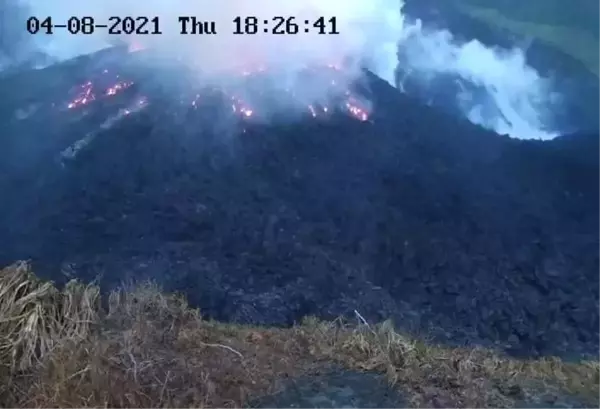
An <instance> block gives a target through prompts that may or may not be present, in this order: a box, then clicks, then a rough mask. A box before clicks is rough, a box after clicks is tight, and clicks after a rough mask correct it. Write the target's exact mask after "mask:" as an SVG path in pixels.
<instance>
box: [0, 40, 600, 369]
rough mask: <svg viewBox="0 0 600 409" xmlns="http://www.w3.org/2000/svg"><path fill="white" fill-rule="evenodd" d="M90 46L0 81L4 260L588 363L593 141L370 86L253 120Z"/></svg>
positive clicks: (209, 307) (206, 308) (223, 302)
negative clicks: (501, 126) (482, 119)
mask: <svg viewBox="0 0 600 409" xmlns="http://www.w3.org/2000/svg"><path fill="white" fill-rule="evenodd" d="M111 53H113V54H114V55H113V54H111ZM104 54H105V55H96V56H92V57H89V58H87V57H86V58H82V59H80V60H77V61H73V62H70V63H68V64H65V65H62V66H56V67H53V68H50V69H49V70H47V71H46V70H45V71H41V72H38V73H27V74H26V75H28V76H32V77H28V78H27V79H24V77H16V78H10V79H7V80H6V81H4V82H3V84H2V94H3V95H7V98H5V100H4V101H3V103H2V107H3V108H2V109H3V111H2V113H0V115H1V116H2V118H3V124H2V126H3V131H2V133H1V134H0V137H1V138H2V140H1V146H2V152H3V161H2V163H1V166H2V168H1V170H2V172H1V174H0V178H1V179H0V188H1V190H2V192H3V200H2V202H1V203H0V226H1V228H2V230H0V241H1V243H2V246H1V247H0V261H1V262H2V263H3V264H8V263H10V262H12V261H14V260H16V259H24V258H29V259H32V260H33V261H34V262H35V263H37V264H38V267H37V271H39V272H41V273H42V274H44V275H45V276H46V277H50V278H53V279H58V280H60V277H61V276H62V275H61V274H60V271H61V270H62V271H63V273H65V274H66V275H69V274H75V275H77V276H80V277H84V278H86V279H92V278H95V277H97V276H98V275H100V276H101V278H102V279H101V282H102V283H103V284H104V285H105V286H114V285H116V284H119V283H121V282H122V281H127V280H129V279H145V278H152V279H156V280H158V281H159V282H161V283H162V284H164V286H165V287H166V288H167V289H170V290H182V291H184V292H185V294H186V295H187V296H188V298H189V299H190V301H191V303H192V304H194V305H197V306H199V307H200V308H201V310H202V311H203V313H204V314H205V315H207V316H210V317H213V318H218V319H222V320H231V321H236V322H245V323H265V324H266V323H268V324H277V325H287V324H291V323H292V322H294V321H298V320H300V319H301V318H302V317H303V316H305V315H317V316H320V317H324V318H330V317H335V316H338V315H340V314H345V315H346V314H354V312H353V311H354V310H357V311H359V312H360V313H361V314H362V315H363V316H364V317H366V318H367V319H368V320H376V321H378V320H381V319H386V318H392V319H393V320H394V321H395V322H396V324H397V326H399V327H400V328H403V329H407V330H411V331H416V332H424V333H427V334H430V335H431V336H433V337H435V338H436V339H438V340H440V341H447V342H451V343H480V344H484V345H495V346H498V347H499V348H502V349H504V350H506V351H509V352H511V353H515V354H527V355H529V354H533V355H540V354H542V355H547V354H558V355H562V356H567V357H569V358H571V357H577V356H580V355H581V354H587V353H591V354H595V353H597V347H598V274H597V272H598V267H599V265H598V264H599V262H598V135H597V134H590V135H571V136H566V137H561V138H557V139H555V140H553V141H550V142H537V141H520V140H514V139H510V138H508V137H505V136H499V135H496V134H494V133H492V132H488V131H485V130H483V129H481V128H479V127H476V126H474V125H472V124H470V123H468V122H467V121H466V120H462V119H458V118H454V117H451V116H447V115H445V114H443V113H440V112H437V111H435V110H433V109H431V108H428V107H424V106H421V105H419V104H417V103H416V102H415V101H413V100H411V99H409V98H407V97H405V96H402V95H401V94H399V93H398V92H397V91H396V90H395V89H393V88H392V87H390V86H388V85H387V84H386V83H384V82H383V81H381V80H379V79H378V78H376V77H374V76H373V75H371V74H369V73H365V75H364V79H363V80H362V81H360V82H359V83H357V84H356V86H355V87H354V88H355V89H354V88H353V89H352V90H348V91H345V90H342V91H341V92H337V91H336V92H335V93H334V96H333V101H334V102H333V103H332V104H331V105H330V106H329V105H328V106H325V105H318V106H317V105H315V106H307V107H306V108H305V109H304V110H303V112H302V113H300V114H297V115H291V114H287V113H285V110H280V111H276V112H274V113H273V117H272V118H271V120H270V121H268V122H264V121H259V120H254V118H255V117H257V116H260V112H259V111H260V110H259V107H261V106H265V105H264V104H257V105H256V108H255V107H253V106H252V107H251V106H250V105H246V103H245V102H244V101H243V100H242V99H241V97H238V96H236V95H235V94H230V93H227V92H225V91H223V90H220V89H198V90H196V89H191V88H190V85H189V84H190V83H189V82H188V81H187V80H186V78H187V74H186V73H185V72H184V71H183V70H181V71H177V70H176V69H175V68H174V67H164V68H162V70H158V69H155V70H149V69H143V68H141V67H143V64H142V63H140V62H143V59H144V58H145V57H144V53H143V52H142V53H136V54H126V53H118V52H116V51H114V50H113V51H110V52H107V53H104ZM113 56H114V57H117V58H112V57H113ZM323 70H326V68H323ZM333 71H335V70H333ZM323 72H325V71H323ZM327 72H329V71H327ZM174 74H176V76H175V75H174ZM23 75H25V74H23ZM117 75H118V77H117ZM319 75H320V74H319ZM327 75H329V74H327ZM37 76H39V77H38V78H37V79H36V81H39V83H40V86H39V87H37V88H29V89H30V90H36V92H35V93H32V92H31V91H29V94H26V93H27V92H28V91H26V90H25V89H24V88H21V87H20V83H22V82H31V81H33V79H32V78H35V77H37ZM165 78H170V79H171V80H169V81H166V80H164V79H165ZM172 78H178V80H177V81H174V80H172ZM247 81H250V85H249V86H250V87H252V83H251V81H258V85H259V86H258V87H257V88H256V89H259V90H262V91H261V92H258V91H257V93H258V94H260V95H254V97H255V99H261V98H262V100H261V101H262V102H264V101H265V100H268V99H270V98H271V99H272V98H273V97H274V96H273V95H270V94H269V92H267V91H266V90H267V89H268V88H266V85H265V83H264V82H261V81H263V80H261V77H260V75H258V76H255V75H249V76H248V79H247ZM246 89H247V88H246ZM173 95H175V96H173ZM286 98H287V97H286ZM277 100H278V101H282V100H285V98H282V97H281V96H277ZM367 100H368V101H370V103H369V104H367V103H366V102H365V101H367ZM279 106H280V107H281V106H282V104H281V103H279ZM63 275H64V274H63Z"/></svg>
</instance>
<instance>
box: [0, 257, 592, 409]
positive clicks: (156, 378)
mask: <svg viewBox="0 0 600 409" xmlns="http://www.w3.org/2000/svg"><path fill="white" fill-rule="evenodd" d="M106 304H107V307H106V308H103V307H102V306H101V302H100V294H99V290H98V288H97V287H96V286H94V285H82V284H80V283H78V282H77V281H71V282H70V283H69V284H68V285H67V286H66V287H65V288H64V289H63V290H62V291H61V290H58V289H57V288H55V287H54V286H53V285H52V284H51V283H48V282H44V281H41V280H40V279H38V278H37V277H36V276H35V275H34V274H33V273H32V271H31V269H30V267H29V265H27V264H26V263H18V264H15V265H13V266H10V267H8V268H5V269H3V270H1V271H0V317H2V319H1V320H0V405H1V406H3V407H8V406H15V407H25V406H26V407H40V408H41V407H100V406H102V407H167V406H168V407H171V406H177V407H184V406H194V407H199V406H202V407H225V406H227V407H232V406H233V407H239V406H244V405H246V404H248V402H251V401H252V400H253V399H255V398H259V397H261V396H265V395H268V394H272V393H274V392H276V391H277V390H278V388H279V387H280V386H281V382H280V381H281V380H282V379H286V378H291V379H295V378H296V377H298V376H300V375H310V374H311V373H317V372H322V371H324V370H326V369H327V368H328V367H331V366H332V365H338V366H339V365H341V366H343V367H346V368H348V369H354V370H361V371H375V372H380V373H383V374H386V375H387V378H388V379H389V382H390V384H391V385H394V386H395V387H397V388H400V389H401V390H402V392H403V393H404V394H405V396H408V397H409V399H410V400H409V403H410V404H411V406H429V407H430V406H432V404H433V403H434V402H437V404H442V405H443V406H446V407H455V406H459V407H460V406H462V407H485V406H494V407H499V406H513V405H517V406H519V405H520V404H519V402H521V404H522V402H525V401H532V400H535V399H534V397H536V396H541V395H542V394H543V395H544V396H549V395H550V396H555V397H556V399H560V398H559V397H560V396H563V395H564V394H565V393H566V394H570V395H573V396H576V397H577V399H578V401H579V402H583V403H584V404H589V405H591V406H596V407H597V406H598V393H599V390H598V382H599V379H598V369H599V365H598V362H591V361H590V362H581V363H565V362H562V361H560V360H558V359H554V358H546V359H540V360H522V361H521V360H516V359H511V358H508V357H505V356H501V355H499V354H497V353H494V352H492V351H488V350H484V349H479V348H456V349H452V348H447V347H440V346H435V345H431V344H429V343H426V342H424V341H422V340H417V339H414V338H411V337H408V336H403V335H401V334H399V333H397V332H396V331H394V329H393V328H392V326H391V325H390V323H389V322H385V323H382V324H379V325H369V324H368V323H366V322H364V321H362V323H361V324H360V325H358V326H356V325H348V324H347V323H346V322H344V321H343V320H337V321H335V322H323V321H319V320H317V319H312V318H311V319H307V320H306V321H305V322H304V323H302V324H301V325H298V326H295V327H292V328H287V329H286V328H261V327H251V326H240V325H234V324H225V323H219V322H213V321H207V320H203V319H202V318H201V316H200V313H199V312H198V311H197V310H194V309H191V308H189V307H188V306H187V304H186V302H185V300H184V299H183V298H181V297H179V296H176V295H167V294H164V293H162V292H161V291H160V289H159V288H158V287H156V286H155V285H152V284H148V283H146V284H142V285H138V286H135V287H131V288H128V289H120V290H118V291H114V292H112V293H111V294H110V295H109V297H108V302H107V303H106ZM359 318H360V317H359ZM359 322H360V321H359ZM546 402H547V401H546Z"/></svg>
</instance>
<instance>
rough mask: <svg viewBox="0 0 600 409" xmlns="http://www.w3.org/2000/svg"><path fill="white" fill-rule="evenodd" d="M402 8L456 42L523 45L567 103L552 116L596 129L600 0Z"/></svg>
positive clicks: (432, 1)
mask: <svg viewBox="0 0 600 409" xmlns="http://www.w3.org/2000/svg"><path fill="white" fill-rule="evenodd" d="M405 11H406V12H407V14H408V15H409V16H410V17H412V18H420V19H422V20H423V21H424V22H425V24H426V25H427V26H429V27H435V28H438V29H448V30H450V32H452V34H453V35H454V37H455V38H456V39H457V41H470V40H473V39H476V40H478V41H481V42H483V43H484V44H487V45H488V46H491V47H503V48H507V49H510V48H513V47H519V48H521V49H524V50H525V51H526V52H525V54H526V57H527V62H528V64H530V65H531V66H532V67H533V68H535V69H536V70H537V72H539V73H541V75H543V76H544V77H547V78H552V81H553V82H554V88H555V89H556V90H557V91H559V92H560V93H561V94H562V95H564V96H566V100H567V101H568V102H567V105H566V106H564V107H563V108H562V109H561V110H560V111H561V112H554V115H555V116H558V117H560V118H561V121H564V122H565V124H566V126H567V129H568V128H571V129H598V111H599V110H600V105H599V103H598V95H599V94H600V86H599V77H598V61H600V56H599V54H598V50H600V43H599V40H598V33H599V19H600V11H599V9H598V2H596V1H593V0H578V1H577V2H575V3H573V4H571V5H566V3H564V2H562V1H560V0H556V1H555V0H552V1H544V2H531V1H528V2H520V1H515V0H503V1H489V0H450V1H439V0H407V1H406V6H405Z"/></svg>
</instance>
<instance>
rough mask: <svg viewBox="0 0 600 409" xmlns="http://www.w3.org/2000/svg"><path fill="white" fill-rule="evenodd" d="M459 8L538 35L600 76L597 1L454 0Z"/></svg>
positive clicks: (506, 27)
mask: <svg viewBox="0 0 600 409" xmlns="http://www.w3.org/2000/svg"><path fill="white" fill-rule="evenodd" d="M454 1H455V2H456V4H457V6H458V8H459V10H460V11H462V12H463V13H465V14H467V15H469V16H470V17H473V18H476V19H479V20H481V21H484V22H485V23H486V24H489V25H493V26H496V27H498V28H501V29H504V30H508V31H510V32H512V33H514V34H517V35H521V36H528V37H533V38H536V39H538V40H540V41H543V42H545V43H547V44H548V45H551V46H553V47H556V48H557V49H559V50H561V51H562V52H564V53H565V54H568V55H570V56H572V57H573V58H575V59H577V60H578V61H580V62H581V63H583V64H584V65H585V67H586V68H587V69H588V70H589V71H591V72H592V73H594V74H595V75H597V76H598V75H600V70H599V54H598V53H599V47H600V43H599V33H598V30H599V28H598V25H599V20H600V17H599V10H598V7H599V6H598V2H597V1H596V0H577V1H573V2H571V3H569V2H564V1H562V0H545V1H539V2H533V1H522V0H496V1H490V0H454Z"/></svg>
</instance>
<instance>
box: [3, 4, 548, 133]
mask: <svg viewBox="0 0 600 409" xmlns="http://www.w3.org/2000/svg"><path fill="white" fill-rule="evenodd" d="M14 1H20V2H21V4H22V5H24V6H27V7H28V14H27V15H35V16H38V17H40V18H42V17H46V16H52V18H53V19H54V21H55V22H65V21H66V20H67V19H68V18H69V17H71V16H79V17H82V16H92V17H94V19H95V20H96V21H97V22H106V21H108V18H109V17H111V16H122V17H124V16H133V17H136V16H147V17H153V16H158V17H159V19H160V23H161V30H162V32H163V34H162V35H157V36H152V35H146V36H124V37H122V38H121V39H123V40H125V41H127V42H130V43H136V44H138V45H142V46H144V47H151V48H152V49H153V50H155V52H156V55H158V56H159V57H160V59H164V60H169V59H173V58H178V59H182V60H183V61H186V62H187V63H188V64H189V65H190V66H197V67H200V69H201V70H202V72H203V75H204V76H203V78H204V79H203V80H206V75H209V76H210V77H212V78H218V81H219V83H222V82H223V81H226V80H227V78H228V76H229V75H230V74H232V73H235V74H238V75H239V73H240V71H243V70H244V69H247V68H248V67H249V68H256V67H258V66H269V67H276V68H277V72H278V74H277V75H278V76H280V77H278V78H275V80H276V81H275V82H279V83H280V84H281V87H282V88H287V87H289V86H290V85H292V86H293V84H295V83H296V82H295V81H294V75H295V74H296V73H297V72H299V70H300V69H302V68H304V67H306V66H307V65H311V64H315V63H318V64H332V63H333V64H338V63H340V62H341V61H345V62H346V64H347V63H348V62H349V61H351V62H352V64H351V67H347V70H346V78H345V80H347V81H349V82H350V81H352V80H354V79H355V78H357V76H358V75H359V70H358V69H359V67H361V66H367V67H368V68H370V69H371V70H373V71H374V72H375V73H377V74H378V75H379V76H381V77H382V78H384V79H385V80H387V81H388V82H390V83H391V84H393V85H396V86H398V87H399V89H400V90H401V91H402V90H403V87H404V86H405V85H406V81H407V80H408V79H410V81H411V82H412V84H413V85H414V84H418V87H419V89H420V91H419V92H420V93H421V94H428V93H436V92H439V90H438V89H437V88H438V87H440V86H443V87H444V89H446V88H447V90H446V93H447V94H449V95H450V100H451V101H445V102H444V103H452V104H454V105H455V106H456V107H457V108H458V109H459V110H460V111H461V112H462V114H463V115H464V116H466V117H467V118H469V119H470V120H471V121H472V122H474V123H477V124H480V125H482V126H485V127H487V128H490V129H494V130H495V131H497V132H499V133H506V134H509V135H511V136H513V137H517V138H542V139H548V138H551V137H553V136H554V133H555V132H554V131H556V130H555V129H553V127H552V123H551V111H552V109H555V107H556V101H554V99H556V97H554V96H553V95H552V92H551V91H552V90H551V83H550V82H549V81H548V80H547V79H544V78H542V77H540V75H539V74H538V73H537V72H536V71H535V70H534V69H533V68H532V67H530V66H529V65H528V64H527V62H526V60H525V58H524V54H523V52H522V51H521V50H518V49H514V50H500V49H492V48H489V47H486V46H484V45H483V44H481V43H479V42H477V41H472V42H469V43H463V44H461V43H458V42H457V41H455V39H454V38H453V36H452V34H451V33H449V32H447V31H439V30H427V29H426V28H424V27H422V25H421V24H420V22H418V21H417V22H413V21H410V20H409V19H408V18H407V17H406V16H405V15H404V14H403V12H402V7H403V3H402V2H401V1H398V0H368V1H367V0H328V1H322V0H288V1H280V0H259V1H253V2H248V1H246V0H224V1H221V2H214V1H208V0H196V1H191V0H171V1H168V2H165V1H162V0H146V1H136V0H87V1H85V2H73V1H72V0H53V1H51V2H50V1H47V2H45V1H38V0H14ZM20 15H23V13H20ZM180 16H196V17H198V18H200V19H202V20H209V21H215V22H216V26H217V30H218V34H217V35H215V36H193V35H180V34H179V30H180V25H179V22H178V18H179V17H180ZM237 16H241V17H242V18H243V17H245V16H256V17H257V18H258V20H259V21H262V20H265V19H267V20H271V19H272V18H273V17H274V16H283V17H295V20H296V22H297V23H299V25H300V27H301V28H302V29H303V28H304V24H303V23H304V20H309V21H315V20H316V19H317V18H319V17H324V18H325V20H327V19H329V18H331V17H336V20H337V29H338V30H339V32H340V34H339V35H320V34H317V33H316V32H315V31H312V32H310V33H304V32H302V31H303V30H302V29H301V30H300V32H299V33H298V34H297V35H274V34H265V33H262V32H261V31H262V28H263V27H261V30H259V32H258V33H257V34H256V35H234V34H233V29H234V25H233V19H234V18H235V17H237ZM17 26H18V25H17ZM22 26H23V28H22V30H23V31H25V22H23V25H22ZM270 28H272V26H271V27H270ZM308 28H311V27H308ZM14 30H15V29H14V28H13V30H12V31H14ZM313 30H314V29H313ZM15 33H16V32H15ZM9 34H10V33H9ZM18 34H19V36H20V37H19V38H20V39H21V41H22V38H23V35H22V33H21V32H19V33H18ZM15 38H16V34H15ZM29 40H30V43H31V47H32V49H33V48H37V49H43V50H44V52H45V53H47V54H49V55H50V56H51V57H52V58H53V59H56V60H63V59H67V58H72V57H74V56H76V55H80V54H86V53H90V52H93V51H96V50H98V49H101V48H104V47H108V46H110V44H112V43H114V40H115V38H114V36H108V35H105V34H103V33H102V32H100V30H97V31H96V33H95V34H93V35H71V34H69V33H68V32H66V31H64V30H63V31H62V32H56V33H55V34H54V35H51V36H44V35H41V34H38V35H36V36H32V37H30V38H29ZM446 79H447V81H445V80H446ZM440 81H441V82H440ZM440 84H442V85H440ZM453 87H454V88H453ZM299 91H301V92H302V94H304V95H307V96H308V97H309V98H313V99H315V100H319V99H321V98H325V97H326V96H324V95H320V94H322V92H323V91H322V90H320V89H314V90H306V89H302V90H299ZM424 97H425V98H426V99H427V95H424Z"/></svg>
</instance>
